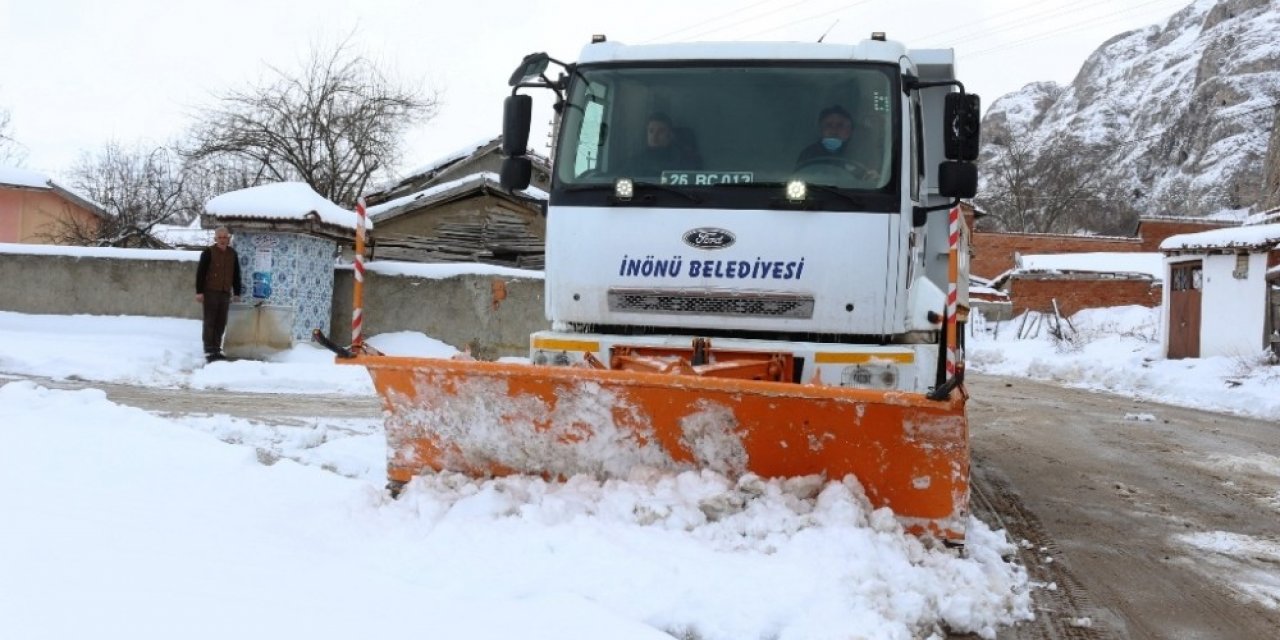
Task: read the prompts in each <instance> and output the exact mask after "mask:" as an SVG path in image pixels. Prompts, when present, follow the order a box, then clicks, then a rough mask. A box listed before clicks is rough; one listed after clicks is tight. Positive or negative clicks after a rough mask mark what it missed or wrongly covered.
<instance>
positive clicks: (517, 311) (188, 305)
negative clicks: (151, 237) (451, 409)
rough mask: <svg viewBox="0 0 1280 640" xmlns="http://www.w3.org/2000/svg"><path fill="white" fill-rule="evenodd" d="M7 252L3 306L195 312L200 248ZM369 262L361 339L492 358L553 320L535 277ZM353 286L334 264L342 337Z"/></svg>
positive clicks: (522, 344)
mask: <svg viewBox="0 0 1280 640" xmlns="http://www.w3.org/2000/svg"><path fill="white" fill-rule="evenodd" d="M8 246H9V247H13V246H15V245H8ZM10 251H11V250H8V249H6V250H3V251H0V311H15V312H20V313H32V314H55V315H71V314H81V313H83V314H90V315H137V316H157V317H174V318H199V317H200V305H199V304H197V303H196V301H195V273H196V261H197V259H198V256H199V254H198V253H196V252H186V251H148V250H142V249H96V250H93V251H94V252H96V253H98V254H100V255H98V256H94V257H82V256H69V255H45V254H40V253H32V254H28V253H13V252H10ZM375 265H376V263H371V264H370V268H371V270H373V271H372V272H371V273H369V274H368V278H367V282H366V285H365V287H364V315H365V328H364V334H365V336H366V337H367V336H372V335H377V334H379V333H389V332H395V331H420V332H423V333H426V334H427V335H429V336H431V337H433V338H437V339H439V340H442V341H444V342H446V343H448V344H450V345H453V346H455V347H458V348H470V349H471V351H472V353H473V354H474V355H475V356H476V357H479V358H485V359H492V358H497V357H500V356H525V355H528V352H529V334H530V333H533V332H534V331H540V330H543V329H547V328H549V327H550V325H549V323H548V322H547V321H546V319H545V317H544V309H543V302H542V300H543V298H542V285H543V281H542V280H541V279H540V278H524V277H513V276H506V275H503V276H493V275H481V274H464V275H457V276H452V277H448V278H438V279H437V278H425V277H413V276H401V275H384V274H379V273H377V272H376V268H377V267H376V266H375ZM351 284H352V275H351V269H350V268H338V269H336V270H335V272H334V286H333V307H332V313H331V318H330V323H331V324H330V329H331V333H332V336H333V338H334V340H335V341H336V342H338V343H340V344H347V343H349V342H350V340H351V298H352V291H351ZM246 293H247V292H246ZM199 339H200V337H199V336H198V335H196V336H192V340H196V341H198V340H199Z"/></svg>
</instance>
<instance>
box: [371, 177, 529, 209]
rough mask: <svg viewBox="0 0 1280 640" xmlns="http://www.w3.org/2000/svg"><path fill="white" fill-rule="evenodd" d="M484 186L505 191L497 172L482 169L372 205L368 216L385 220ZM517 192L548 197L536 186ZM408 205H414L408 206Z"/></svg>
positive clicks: (503, 192) (499, 191)
mask: <svg viewBox="0 0 1280 640" xmlns="http://www.w3.org/2000/svg"><path fill="white" fill-rule="evenodd" d="M484 186H489V187H490V188H492V189H494V190H495V191H497V192H498V193H502V194H505V193H506V191H504V190H503V189H502V186H501V183H500V182H499V177H498V174H496V173H494V172H492V171H482V172H480V173H473V174H471V175H469V176H464V177H462V178H458V179H457V180H450V181H449V182H445V183H441V184H437V185H433V186H431V187H427V188H426V189H423V190H422V191H418V192H416V193H411V194H409V195H407V196H402V197H399V198H396V199H395V200H389V201H387V202H384V203H382V204H380V205H377V206H374V207H369V209H368V213H369V218H371V219H373V218H377V219H379V220H386V219H387V218H393V217H395V216H396V215H397V214H399V213H404V212H405V211H408V210H409V209H410V208H417V207H418V206H425V205H427V204H430V203H432V202H435V201H437V200H440V199H443V198H445V197H448V196H452V195H457V194H460V193H465V192H467V191H471V190H474V189H479V188H481V187H484ZM517 193H520V194H521V195H524V196H526V197H529V198H533V199H535V200H542V201H546V200H547V198H548V195H547V192H546V191H543V190H542V189H539V188H537V187H529V188H527V189H524V190H521V191H519V192H517ZM408 205H415V206H414V207H409V206H408Z"/></svg>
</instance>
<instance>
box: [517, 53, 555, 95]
mask: <svg viewBox="0 0 1280 640" xmlns="http://www.w3.org/2000/svg"><path fill="white" fill-rule="evenodd" d="M550 61H551V56H549V55H547V54H545V53H531V54H529V55H527V56H525V57H524V60H521V61H520V66H518V67H516V70H515V71H514V72H512V74H511V79H510V80H508V81H507V85H508V86H511V87H514V86H516V85H518V84H520V83H521V82H525V81H528V80H532V79H534V78H536V77H538V76H540V75H542V72H543V71H546V70H547V63H548V62H550Z"/></svg>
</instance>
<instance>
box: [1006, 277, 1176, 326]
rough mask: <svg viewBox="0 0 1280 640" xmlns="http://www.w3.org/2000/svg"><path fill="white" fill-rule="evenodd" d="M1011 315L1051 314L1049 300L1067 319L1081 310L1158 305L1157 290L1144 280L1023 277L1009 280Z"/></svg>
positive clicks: (1158, 289) (1051, 305)
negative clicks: (1054, 301) (1038, 312)
mask: <svg viewBox="0 0 1280 640" xmlns="http://www.w3.org/2000/svg"><path fill="white" fill-rule="evenodd" d="M1007 289H1008V291H1009V298H1010V300H1012V301H1013V315H1014V316H1017V315H1018V314H1020V313H1023V312H1024V311H1027V310H1031V311H1040V312H1045V313H1051V312H1052V311H1053V300H1054V299H1057V301H1058V310H1059V311H1060V312H1061V313H1062V314H1063V315H1065V316H1070V315H1072V314H1074V313H1075V312H1077V311H1080V310H1081V309H1096V308H1100V307H1118V306H1122V305H1141V306H1144V307H1158V306H1160V293H1161V288H1160V285H1159V284H1155V283H1154V282H1153V281H1152V280H1149V279H1146V278H1131V279H1116V278H1102V277H1098V276H1092V275H1071V276H1064V275H1049V274H1023V275H1017V276H1014V277H1013V278H1010V279H1009V284H1008V287H1007Z"/></svg>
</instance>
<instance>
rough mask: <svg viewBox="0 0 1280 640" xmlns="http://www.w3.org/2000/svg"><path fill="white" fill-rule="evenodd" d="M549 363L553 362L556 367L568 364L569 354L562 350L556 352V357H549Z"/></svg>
mask: <svg viewBox="0 0 1280 640" xmlns="http://www.w3.org/2000/svg"><path fill="white" fill-rule="evenodd" d="M551 364H554V365H556V366H557V367H567V366H569V354H568V353H565V352H564V351H561V352H560V353H557V354H556V357H555V358H552V359H551Z"/></svg>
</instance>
